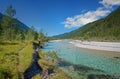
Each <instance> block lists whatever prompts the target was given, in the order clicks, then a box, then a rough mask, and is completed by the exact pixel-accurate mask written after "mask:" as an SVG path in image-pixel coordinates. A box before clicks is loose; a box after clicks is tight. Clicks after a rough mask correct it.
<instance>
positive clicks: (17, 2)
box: [0, 0, 120, 36]
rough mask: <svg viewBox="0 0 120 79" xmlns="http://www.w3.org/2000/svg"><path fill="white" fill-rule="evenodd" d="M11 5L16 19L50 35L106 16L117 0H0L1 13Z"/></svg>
mask: <svg viewBox="0 0 120 79" xmlns="http://www.w3.org/2000/svg"><path fill="white" fill-rule="evenodd" d="M10 4H11V5H12V6H13V7H14V9H16V12H17V13H16V15H15V18H17V19H19V20H20V21H22V22H23V23H24V24H26V25H27V26H29V27H31V26H34V27H35V29H36V30H37V31H39V30H40V29H43V31H44V32H45V33H47V34H48V35H49V36H52V35H57V34H62V33H65V32H69V31H72V30H74V29H77V28H79V27H81V26H83V25H85V24H87V23H89V22H93V21H95V20H98V19H100V18H103V17H105V16H107V15H108V14H109V13H110V12H111V11H113V10H115V9H116V8H117V7H118V6H119V5H120V0H0V12H1V13H4V11H5V10H6V8H7V7H8V6H9V5H10Z"/></svg>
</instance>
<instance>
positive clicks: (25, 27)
mask: <svg viewBox="0 0 120 79" xmlns="http://www.w3.org/2000/svg"><path fill="white" fill-rule="evenodd" d="M4 16H5V15H3V14H1V13H0V24H1V20H2V18H3V17H4ZM15 20H16V22H17V24H18V28H19V29H21V30H24V31H26V30H28V29H29V27H28V26H26V25H25V24H24V23H22V22H21V21H19V20H17V19H15Z"/></svg>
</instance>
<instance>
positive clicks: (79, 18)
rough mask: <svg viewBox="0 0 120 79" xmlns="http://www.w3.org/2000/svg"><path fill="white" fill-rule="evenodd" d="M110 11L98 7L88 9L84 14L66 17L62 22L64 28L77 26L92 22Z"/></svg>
mask: <svg viewBox="0 0 120 79" xmlns="http://www.w3.org/2000/svg"><path fill="white" fill-rule="evenodd" d="M109 12H110V11H109V10H104V9H102V8H98V9H97V10H96V11H88V12H87V13H85V14H80V15H76V16H74V17H68V18H67V19H66V21H65V22H63V24H64V25H65V27H66V28H72V27H79V26H82V25H85V24H87V23H89V22H93V21H95V20H97V19H99V18H101V17H104V16H105V15H107V14H108V13H109Z"/></svg>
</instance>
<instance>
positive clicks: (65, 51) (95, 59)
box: [43, 40, 120, 79]
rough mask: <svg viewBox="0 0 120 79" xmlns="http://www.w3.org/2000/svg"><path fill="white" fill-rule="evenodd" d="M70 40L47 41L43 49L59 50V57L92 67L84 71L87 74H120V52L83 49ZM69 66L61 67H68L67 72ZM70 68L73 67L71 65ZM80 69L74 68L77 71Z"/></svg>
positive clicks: (74, 63)
mask: <svg viewBox="0 0 120 79" xmlns="http://www.w3.org/2000/svg"><path fill="white" fill-rule="evenodd" d="M69 42H70V40H62V41H50V42H48V43H46V46H45V48H44V49H43V51H57V52H58V53H57V54H58V57H59V58H62V59H64V60H65V61H67V62H69V63H72V64H73V65H79V66H80V67H81V66H85V67H87V69H90V68H91V69H90V70H89V71H86V72H84V73H85V74H95V73H96V74H109V75H120V59H117V58H116V57H120V53H117V52H106V51H95V50H88V49H82V48H79V47H76V46H74V45H73V44H70V43H69ZM67 68H68V67H61V69H63V70H64V71H65V69H66V72H67V71H68V70H69V69H68V70H67ZM82 68H83V67H82ZM70 69H72V68H71V66H70ZM83 69H84V68H83ZM79 71H80V70H77V71H75V70H74V72H75V73H78V72H79ZM68 72H69V71H68ZM82 72H83V70H82ZM79 73H81V72H79ZM76 79H77V78H76Z"/></svg>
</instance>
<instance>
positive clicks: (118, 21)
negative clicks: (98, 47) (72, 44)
mask: <svg viewBox="0 0 120 79" xmlns="http://www.w3.org/2000/svg"><path fill="white" fill-rule="evenodd" d="M54 37H55V38H72V39H81V40H97V41H120V7H119V8H118V9H117V10H115V11H113V12H112V13H110V14H109V15H108V16H107V17H105V18H103V19H100V20H97V21H95V22H92V23H88V24H86V25H84V26H82V27H80V28H79V29H77V30H74V31H71V32H69V33H65V34H61V35H57V36H54Z"/></svg>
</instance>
